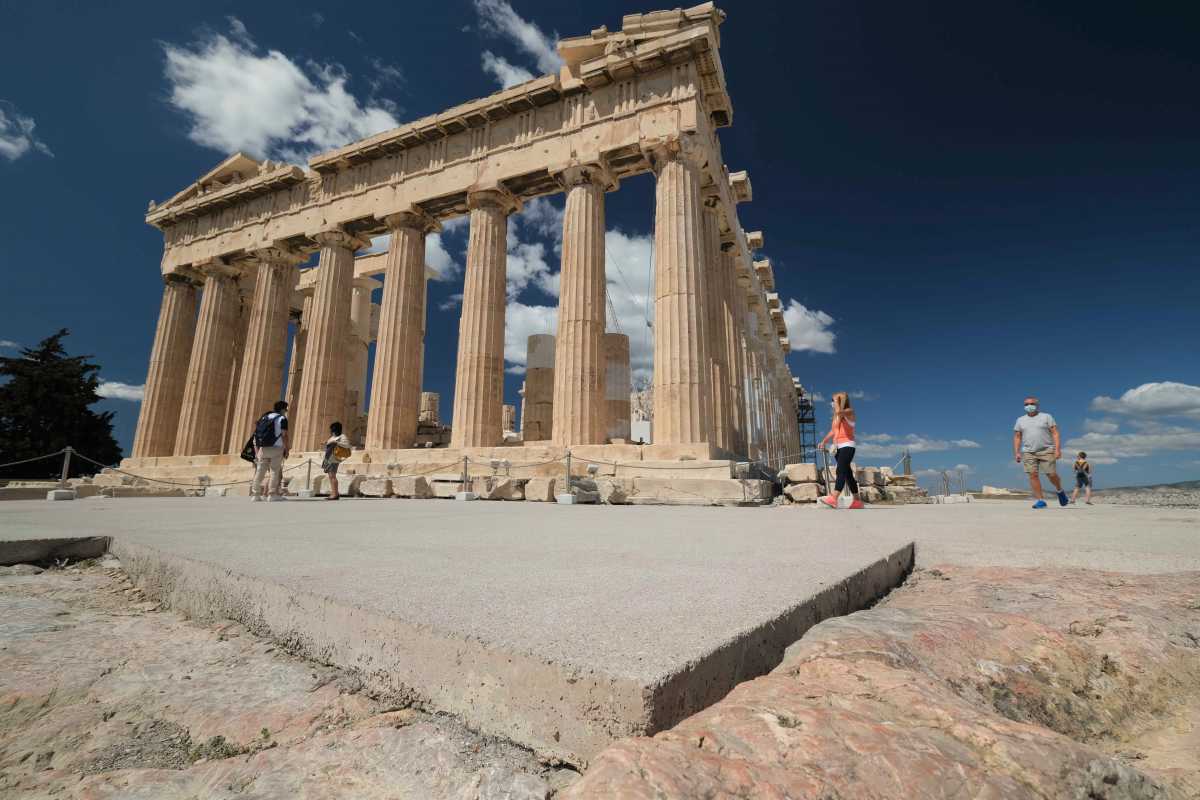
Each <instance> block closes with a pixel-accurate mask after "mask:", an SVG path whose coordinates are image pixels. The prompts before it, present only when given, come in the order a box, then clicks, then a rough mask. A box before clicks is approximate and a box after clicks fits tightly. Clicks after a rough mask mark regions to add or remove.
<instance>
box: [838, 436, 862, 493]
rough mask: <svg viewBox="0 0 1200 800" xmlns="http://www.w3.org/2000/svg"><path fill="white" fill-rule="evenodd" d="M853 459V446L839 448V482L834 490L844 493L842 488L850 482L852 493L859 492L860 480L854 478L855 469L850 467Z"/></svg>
mask: <svg viewBox="0 0 1200 800" xmlns="http://www.w3.org/2000/svg"><path fill="white" fill-rule="evenodd" d="M853 460H854V448H853V447H839V448H838V449H837V483H836V484H834V487H833V490H834V492H836V493H837V494H841V493H842V489H843V488H844V487H845V486H846V484H850V493H851V494H858V481H856V480H854V470H853V469H852V468H851V467H850V462H851V461H853Z"/></svg>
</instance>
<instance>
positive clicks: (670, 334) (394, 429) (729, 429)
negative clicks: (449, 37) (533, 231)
mask: <svg viewBox="0 0 1200 800" xmlns="http://www.w3.org/2000/svg"><path fill="white" fill-rule="evenodd" d="M649 156H650V161H651V164H652V166H653V168H654V172H655V175H656V178H657V182H656V187H655V206H656V208H655V211H656V215H655V220H656V222H655V230H654V244H655V254H656V258H655V298H654V304H655V343H654V364H655V370H654V441H655V443H656V444H701V443H711V444H713V445H715V446H716V447H717V448H718V449H719V450H721V451H725V452H727V453H729V454H746V455H749V456H750V457H751V458H754V459H757V460H768V459H777V458H781V457H783V456H785V455H786V454H787V453H788V452H789V451H790V452H795V450H797V449H798V447H793V446H792V443H791V437H792V435H793V429H794V428H795V425H794V413H793V414H791V415H790V416H792V417H793V419H792V420H791V423H789V422H788V421H787V417H788V416H789V413H788V408H789V407H790V405H789V403H790V401H789V400H788V398H789V395H788V394H787V393H785V392H784V391H783V390H782V388H781V387H782V384H783V382H784V381H783V376H784V375H785V373H786V368H785V367H784V366H783V364H782V360H781V359H780V358H779V357H778V355H776V354H775V353H776V351H778V347H777V346H771V347H768V346H767V345H768V343H769V339H768V338H766V337H768V336H769V335H771V334H773V331H764V330H762V328H763V325H761V324H760V323H761V322H762V316H761V315H760V313H759V309H757V308H755V307H754V306H752V305H750V303H752V302H755V301H757V302H758V303H761V300H759V299H758V298H751V297H748V296H747V291H746V289H747V286H748V284H749V282H748V279H747V278H746V277H745V276H739V275H738V264H737V259H738V257H739V256H738V255H737V253H736V252H735V248H734V247H733V245H732V240H728V241H725V242H724V243H723V242H722V234H721V226H720V218H719V204H718V200H717V197H716V196H715V195H712V194H710V195H709V196H707V197H706V196H705V195H704V193H703V191H702V190H703V183H704V171H703V166H704V161H705V151H704V150H703V149H702V148H701V147H699V146H698V145H696V144H695V143H693V142H692V141H691V139H690V138H689V137H682V138H680V139H677V140H674V141H670V142H667V143H665V144H663V145H661V146H659V147H657V148H656V149H654V150H653V152H651V153H650V154H649ZM558 177H559V178H560V180H561V183H562V185H563V186H564V188H565V191H566V205H565V209H564V215H563V244H562V269H561V281H560V287H561V289H560V298H559V323H558V335H557V337H553V338H554V345H553V350H554V358H553V369H552V375H553V377H552V400H551V402H549V403H542V404H541V406H543V407H539V404H538V403H530V402H529V401H528V398H527V402H526V406H525V410H524V419H523V425H522V427H523V428H524V429H525V431H526V438H530V436H531V435H532V436H533V437H534V438H540V439H549V440H551V441H553V442H555V443H556V444H560V445H574V444H600V443H604V442H605V441H608V440H609V439H612V438H625V437H627V436H628V430H627V429H626V430H623V431H616V430H614V429H612V427H611V426H610V420H612V419H613V417H614V412H613V404H614V403H616V404H623V405H624V408H625V409H626V411H627V409H628V404H629V399H628V386H627V384H628V367H627V366H626V368H625V369H626V377H625V384H626V386H625V388H624V389H619V388H615V387H614V383H613V381H612V380H607V379H606V369H607V366H606V365H607V364H608V363H609V362H610V361H611V359H610V358H609V355H608V354H606V339H605V332H604V327H605V260H604V254H605V249H604V231H605V215H604V194H605V192H606V191H609V190H611V189H612V188H614V187H615V185H616V182H615V180H613V179H612V177H611V176H610V174H609V173H608V172H607V171H606V170H605V169H604V167H603V166H602V165H599V164H586V163H585V164H574V165H571V166H568V167H565V168H563V169H562V170H560V171H559V172H558ZM468 207H469V210H470V234H469V240H468V246H467V270H466V279H465V283H464V287H463V302H462V316H461V319H460V323H459V343H458V361H457V377H456V388H455V392H454V412H453V425H452V438H451V446H452V447H456V448H459V447H488V446H493V445H495V444H497V443H498V442H499V441H500V439H501V435H502V422H503V420H502V416H501V406H502V402H503V400H502V395H503V379H504V361H503V358H504V313H505V301H506V296H505V282H506V262H507V241H506V240H507V220H508V215H509V214H511V213H513V212H514V211H516V210H517V209H518V208H519V207H520V203H519V201H518V200H517V199H516V198H514V197H513V196H512V195H511V194H510V193H508V192H507V191H506V190H504V189H502V188H498V187H497V188H493V189H485V190H480V191H473V192H471V193H470V194H469V195H468ZM384 221H385V222H386V224H387V226H388V230H389V232H390V233H391V244H390V247H389V249H388V253H387V256H386V266H385V270H384V277H385V281H384V289H383V301H382V304H381V307H380V316H379V334H378V339H377V349H376V361H375V364H376V366H375V375H374V380H373V382H372V391H371V402H370V409H371V414H370V416H369V421H368V426H367V431H366V445H367V447H368V448H372V449H397V448H404V447H410V446H411V445H412V442H413V439H414V437H415V434H416V428H417V411H418V404H419V399H420V391H421V386H420V379H421V367H422V358H423V342H424V335H425V313H426V307H425V306H426V287H425V280H426V277H425V237H426V235H427V234H428V233H429V232H431V231H434V230H437V223H436V222H435V221H434V220H432V219H431V218H429V217H428V216H426V215H425V214H424V213H421V212H420V211H418V210H415V209H414V210H410V211H406V212H403V213H399V214H394V215H391V216H388V217H386V218H385V220H384ZM313 238H314V239H315V240H316V241H317V242H318V244H319V245H320V256H319V267H320V268H319V270H318V273H317V276H316V281H315V283H314V284H313V285H312V286H311V287H310V289H309V291H308V292H306V293H305V297H304V300H303V302H304V308H303V312H302V315H301V318H300V324H299V326H298V327H297V331H296V341H295V346H294V347H293V354H292V362H291V364H290V366H289V369H288V375H289V380H288V390H287V391H288V399H289V403H290V404H291V412H292V413H291V418H292V419H293V429H292V442H293V445H292V446H293V449H296V450H314V449H317V448H318V447H319V446H320V444H321V443H322V442H323V441H324V439H325V437H326V435H327V426H328V424H329V422H330V421H332V420H333V419H338V418H340V417H342V416H343V414H344V413H345V411H346V408H347V407H346V396H347V394H346V390H347V385H348V381H349V382H350V383H352V384H355V385H354V386H352V387H351V388H352V390H353V389H355V388H357V389H358V391H359V392H360V394H359V397H360V398H361V391H362V389H361V387H362V386H364V385H365V358H364V359H362V362H363V363H362V364H361V365H358V363H357V360H350V366H349V370H350V374H349V375H348V359H347V357H346V354H347V349H346V348H347V345H346V342H347V339H348V337H351V336H352V335H353V334H354V330H353V329H352V317H353V315H352V302H353V297H354V294H355V278H354V251H355V250H356V249H359V248H361V247H364V246H366V244H367V242H365V241H363V240H362V239H359V238H357V237H355V236H352V235H351V234H349V233H347V232H345V231H343V230H340V229H334V230H327V231H323V232H320V233H317V234H315V235H314V236H313ZM253 256H254V259H255V261H257V263H258V269H257V275H256V277H255V281H254V288H253V294H252V297H251V298H250V299H249V301H248V313H243V311H242V308H241V304H242V300H241V296H240V294H239V291H238V285H237V280H236V278H237V273H236V271H235V270H234V269H232V268H231V267H229V266H227V265H225V264H223V263H220V262H213V263H211V264H208V265H205V266H203V267H202V268H201V270H202V276H203V294H202V296H201V300H200V308H199V314H198V315H197V314H196V292H197V287H196V284H195V282H194V280H189V279H186V278H175V277H171V278H168V280H167V283H166V285H165V287H164V291H163V300H162V308H161V311H160V315H159V324H158V330H157V332H156V335H155V343H154V349H153V353H152V355H151V361H150V370H149V374H148V377H147V381H146V398H145V401H144V402H143V406H142V419H141V420H140V421H139V426H138V432H137V437H136V439H135V444H134V455H135V456H155V455H170V454H176V455H193V454H210V453H219V452H237V451H238V450H240V448H241V444H242V441H239V440H242V439H244V436H245V435H246V431H248V430H249V429H250V428H252V427H253V422H254V420H255V419H257V416H258V415H259V414H261V413H262V411H263V410H265V409H266V408H268V407H269V406H270V405H271V402H273V400H274V399H276V398H277V397H278V396H279V388H280V379H281V375H282V372H283V361H284V352H285V350H286V341H287V325H288V315H289V308H290V302H289V300H290V293H291V291H292V288H293V287H295V286H296V283H297V269H296V266H297V264H298V263H299V258H298V257H297V256H295V255H294V254H292V253H291V252H290V251H288V250H286V249H284V248H266V249H264V250H260V251H256V252H255V253H254V254H253ZM364 292H369V287H359V294H360V295H361V294H363V293H364ZM367 297H368V300H367V308H368V311H369V295H367ZM360 299H361V297H360ZM356 321H357V323H359V324H361V311H360V314H359V317H358V318H357V320H356ZM239 323H244V328H243V327H241V326H240V325H239ZM768 327H769V326H768ZM239 337H240V339H241V341H242V342H244V346H240V347H239V345H238V339H239ZM360 338H361V337H360ZM614 346H616V345H614ZM363 355H364V356H365V350H364V352H363ZM624 359H625V363H626V365H627V364H628V340H625V344H624ZM185 365H186V366H185ZM235 365H236V366H235ZM528 369H529V372H528V375H527V383H526V387H527V391H530V390H532V389H533V388H534V387H536V386H537V385H538V382H539V381H545V380H547V379H549V375H546V374H539V369H541V368H540V367H539V365H538V363H534V359H533V357H532V355H531V359H530V364H529V366H528ZM360 373H361V375H360ZM788 383H789V387H788V390H789V391H790V378H789V380H788ZM231 398H232V399H231ZM359 404H360V406H361V399H360V401H359ZM544 406H548V407H549V408H545V407H544ZM547 411H548V412H549V413H548V414H547V413H545V412H547ZM624 418H625V420H626V423H625V425H626V428H627V426H628V413H625V414H624ZM621 434H623V435H621Z"/></svg>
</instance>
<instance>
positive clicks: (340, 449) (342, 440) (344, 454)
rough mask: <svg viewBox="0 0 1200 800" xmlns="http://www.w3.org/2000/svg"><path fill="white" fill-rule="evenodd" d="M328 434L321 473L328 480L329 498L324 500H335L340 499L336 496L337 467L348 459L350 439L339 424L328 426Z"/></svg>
mask: <svg viewBox="0 0 1200 800" xmlns="http://www.w3.org/2000/svg"><path fill="white" fill-rule="evenodd" d="M329 434H330V436H329V438H328V439H327V440H326V441H325V459H324V460H323V461H322V462H321V471H322V472H324V473H325V476H326V477H327V478H329V496H328V497H326V498H325V499H326V500H337V499H338V498H339V497H341V495H339V494H338V481H337V471H338V465H339V464H341V463H342V462H343V461H345V460H346V459H347V458H349V457H350V439H349V438H348V437H347V436H346V434H344V433H342V423H340V422H335V423H333V424H332V425H330V426H329Z"/></svg>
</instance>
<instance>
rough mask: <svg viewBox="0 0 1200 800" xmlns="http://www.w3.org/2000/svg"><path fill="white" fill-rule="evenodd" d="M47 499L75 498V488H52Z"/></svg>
mask: <svg viewBox="0 0 1200 800" xmlns="http://www.w3.org/2000/svg"><path fill="white" fill-rule="evenodd" d="M46 499H47V500H74V499H75V490H74V489H51V490H50V491H48V492H46Z"/></svg>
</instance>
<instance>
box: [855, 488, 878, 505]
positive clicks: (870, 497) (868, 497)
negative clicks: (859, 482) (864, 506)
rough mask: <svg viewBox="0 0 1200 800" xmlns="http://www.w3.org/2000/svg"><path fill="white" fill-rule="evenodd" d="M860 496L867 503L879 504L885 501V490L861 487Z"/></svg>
mask: <svg viewBox="0 0 1200 800" xmlns="http://www.w3.org/2000/svg"><path fill="white" fill-rule="evenodd" d="M858 496H859V497H861V498H862V499H863V502H865V503H878V502H879V501H880V500H882V499H883V489H880V488H879V487H878V486H860V487H859V490H858Z"/></svg>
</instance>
